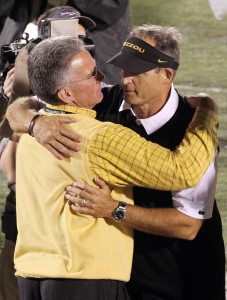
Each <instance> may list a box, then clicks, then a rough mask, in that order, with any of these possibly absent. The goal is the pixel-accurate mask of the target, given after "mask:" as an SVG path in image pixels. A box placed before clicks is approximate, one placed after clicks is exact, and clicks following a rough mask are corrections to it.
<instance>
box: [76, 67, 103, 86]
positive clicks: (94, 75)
mask: <svg viewBox="0 0 227 300" xmlns="http://www.w3.org/2000/svg"><path fill="white" fill-rule="evenodd" d="M91 78H95V79H96V80H100V81H101V80H102V79H103V78H104V75H103V74H102V72H100V71H99V70H98V68H97V67H96V66H95V67H94V70H93V72H92V73H91V75H89V76H88V77H86V78H83V79H79V80H75V81H72V82H70V83H76V82H80V81H83V80H88V79H91Z"/></svg>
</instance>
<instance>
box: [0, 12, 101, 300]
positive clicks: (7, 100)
mask: <svg viewBox="0 0 227 300" xmlns="http://www.w3.org/2000/svg"><path fill="white" fill-rule="evenodd" d="M72 18H75V19H77V20H78V21H79V22H78V25H77V26H75V28H74V35H76V36H77V35H79V36H80V37H81V39H86V37H87V32H86V31H87V30H88V29H91V28H93V27H95V22H94V21H93V20H91V19H90V18H87V17H84V16H81V15H80V13H79V12H78V11H77V10H76V9H74V8H73V7H69V6H61V7H54V8H51V9H50V10H48V11H46V12H45V13H44V14H43V15H42V16H40V18H39V20H38V30H39V37H40V36H42V38H43V39H45V38H48V37H49V35H50V30H49V27H48V24H47V23H46V24H43V22H44V21H45V20H46V19H54V20H55V21H56V20H59V21H60V20H61V19H64V20H65V19H66V20H67V19H69V20H70V19H72ZM69 32H70V33H73V30H72V29H71V28H69ZM66 33H67V28H66V32H65V34H66ZM39 41H40V39H39V40H38V41H37V42H39ZM35 45H36V42H34V41H32V42H31V43H30V44H28V46H26V47H24V48H23V49H22V50H21V52H20V53H19V55H18V57H17V59H16V63H15V68H12V69H11V70H10V71H9V72H8V73H7V76H6V80H5V82H4V86H3V91H4V93H3V95H4V97H2V99H1V100H0V101H1V105H0V136H3V137H5V138H4V139H3V141H2V145H3V144H4V147H2V148H3V149H4V150H3V152H2V156H1V159H0V161H1V164H2V166H3V171H4V174H5V175H6V177H7V180H8V187H9V194H8V195H7V197H6V204H5V208H4V212H3V214H2V231H3V233H4V235H5V242H4V245H3V246H2V249H1V254H0V278H1V280H0V299H4V300H17V299H19V295H18V285H17V279H16V277H15V275H14V273H15V269H14V263H13V256H14V248H15V242H16V238H17V226H16V201H15V200H16V197H15V186H16V178H15V173H16V170H15V160H16V149H17V142H18V137H17V136H14V135H13V131H12V129H11V128H10V126H9V123H8V121H7V119H6V117H5V112H6V110H7V107H8V105H10V104H11V103H13V102H14V101H16V99H17V98H18V97H20V96H23V95H29V94H30V87H29V82H28V75H27V65H26V61H27V56H28V51H30V50H31V48H32V47H34V46H35ZM38 105H39V106H40V107H41V106H43V104H42V103H41V102H38Z"/></svg>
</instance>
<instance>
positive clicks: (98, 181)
mask: <svg viewBox="0 0 227 300" xmlns="http://www.w3.org/2000/svg"><path fill="white" fill-rule="evenodd" d="M93 181H94V183H95V184H96V185H97V186H99V187H100V188H101V189H104V188H109V187H108V185H107V184H106V183H105V181H104V180H102V179H100V178H94V179H93Z"/></svg>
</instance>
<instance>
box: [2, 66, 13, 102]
mask: <svg viewBox="0 0 227 300" xmlns="http://www.w3.org/2000/svg"><path fill="white" fill-rule="evenodd" d="M14 71H15V67H14V68H12V69H11V70H9V71H8V73H7V75H6V79H5V81H4V85H3V91H4V94H5V95H6V96H7V97H8V98H10V96H11V91H12V87H13V80H14Z"/></svg>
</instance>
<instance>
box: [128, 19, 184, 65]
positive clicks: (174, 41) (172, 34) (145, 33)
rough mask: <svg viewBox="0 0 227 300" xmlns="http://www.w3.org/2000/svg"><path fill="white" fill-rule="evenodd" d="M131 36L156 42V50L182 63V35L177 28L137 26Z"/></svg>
mask: <svg viewBox="0 0 227 300" xmlns="http://www.w3.org/2000/svg"><path fill="white" fill-rule="evenodd" d="M129 36H135V37H138V38H141V39H149V40H152V41H154V42H155V45H154V46H155V48H157V49H159V50H160V51H162V52H163V53H165V54H167V55H169V56H171V57H173V58H174V60H175V61H176V62H178V63H180V42H181V40H182V36H181V34H180V33H179V32H178V31H177V29H176V28H175V27H169V26H159V25H152V24H144V25H142V26H135V27H134V28H133V30H132V31H131V33H130V35H129Z"/></svg>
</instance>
